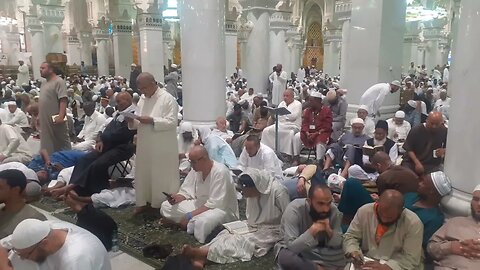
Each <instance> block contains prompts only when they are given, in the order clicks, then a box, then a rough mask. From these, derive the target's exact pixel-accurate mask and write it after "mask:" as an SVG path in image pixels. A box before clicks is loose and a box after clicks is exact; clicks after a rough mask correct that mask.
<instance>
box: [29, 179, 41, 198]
mask: <svg viewBox="0 0 480 270" xmlns="http://www.w3.org/2000/svg"><path fill="white" fill-rule="evenodd" d="M41 194H42V186H40V184H39V183H38V182H35V181H30V182H28V183H27V186H26V187H25V196H26V197H28V198H35V197H37V196H40V195H41Z"/></svg>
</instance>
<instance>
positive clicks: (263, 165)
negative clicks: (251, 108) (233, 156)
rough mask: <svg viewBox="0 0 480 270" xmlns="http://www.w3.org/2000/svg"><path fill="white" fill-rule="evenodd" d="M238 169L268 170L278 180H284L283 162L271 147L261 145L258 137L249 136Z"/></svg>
mask: <svg viewBox="0 0 480 270" xmlns="http://www.w3.org/2000/svg"><path fill="white" fill-rule="evenodd" d="M238 167H239V169H240V170H242V171H244V170H246V169H247V168H254V169H259V170H266V171H268V172H270V173H272V175H273V176H274V178H275V179H276V180H283V171H282V161H280V159H278V157H277V155H276V154H275V152H273V150H272V149H271V148H270V147H268V146H266V145H265V144H263V143H261V142H260V139H259V138H258V136H256V135H249V136H248V137H247V139H246V140H245V147H244V149H243V151H242V153H241V154H240V158H239V159H238Z"/></svg>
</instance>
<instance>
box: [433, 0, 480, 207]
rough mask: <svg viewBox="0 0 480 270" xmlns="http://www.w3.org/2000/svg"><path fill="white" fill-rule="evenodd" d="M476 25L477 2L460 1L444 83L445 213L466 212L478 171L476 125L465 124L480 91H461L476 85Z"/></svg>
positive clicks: (478, 128)
mask: <svg viewBox="0 0 480 270" xmlns="http://www.w3.org/2000/svg"><path fill="white" fill-rule="evenodd" d="M478 25H480V1H478V0H462V2H461V8H460V13H459V22H458V27H459V29H463V30H462V31H459V32H458V34H457V40H456V41H455V43H456V44H457V46H455V47H454V48H453V56H452V59H453V60H452V66H451V69H450V80H449V84H448V91H449V94H450V95H451V96H452V103H451V105H450V111H449V114H450V121H449V127H448V144H447V151H446V158H445V172H446V174H447V175H448V176H449V177H450V179H451V181H452V186H453V194H452V195H451V196H448V197H447V198H444V199H443V201H442V205H443V206H444V209H445V210H446V212H447V214H448V215H467V214H469V213H470V198H471V195H470V194H471V193H472V190H473V188H474V187H475V186H476V185H477V184H478V180H477V179H476V178H475V177H476V176H477V175H478V174H479V173H480V166H478V164H477V163H478V162H477V161H478V158H477V156H478V152H479V151H480V145H479V144H478V143H477V141H478V134H479V133H480V126H479V125H477V124H474V123H472V124H470V125H468V124H467V125H466V124H465V123H466V122H467V121H469V120H472V118H471V117H472V108H475V107H476V106H478V99H479V98H480V92H479V91H469V92H468V95H466V94H464V93H465V92H464V90H465V89H476V88H477V87H478V74H480V66H479V65H478V63H477V61H476V59H479V58H480V50H478V46H479V45H480V36H479V35H477V34H475V32H476V31H477V30H476V29H477V28H478ZM457 90H458V92H457ZM457 93H458V95H457Z"/></svg>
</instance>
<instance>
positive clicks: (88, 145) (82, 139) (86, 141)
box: [72, 102, 106, 151]
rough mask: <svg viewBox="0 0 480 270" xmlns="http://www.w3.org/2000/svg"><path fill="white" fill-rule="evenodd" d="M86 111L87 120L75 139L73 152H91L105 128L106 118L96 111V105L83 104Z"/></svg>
mask: <svg viewBox="0 0 480 270" xmlns="http://www.w3.org/2000/svg"><path fill="white" fill-rule="evenodd" d="M83 110H84V111H85V120H84V124H83V128H82V130H81V131H80V133H78V136H77V138H76V139H75V144H74V145H73V146H72V149H73V150H79V151H90V150H93V147H94V146H95V140H96V139H97V137H98V134H99V133H100V131H102V128H103V127H104V124H105V121H106V118H105V116H103V115H102V114H101V113H99V112H97V111H95V103H93V102H86V103H85V104H83Z"/></svg>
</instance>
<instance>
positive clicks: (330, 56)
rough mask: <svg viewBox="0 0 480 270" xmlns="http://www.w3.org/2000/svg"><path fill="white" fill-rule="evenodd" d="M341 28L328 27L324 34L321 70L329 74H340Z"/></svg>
mask: <svg viewBox="0 0 480 270" xmlns="http://www.w3.org/2000/svg"><path fill="white" fill-rule="evenodd" d="M341 42H342V30H341V29H329V30H327V31H325V35H324V43H323V44H324V45H323V46H324V47H323V51H324V58H323V72H324V73H326V74H329V75H330V76H337V75H339V74H340V50H341Z"/></svg>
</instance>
